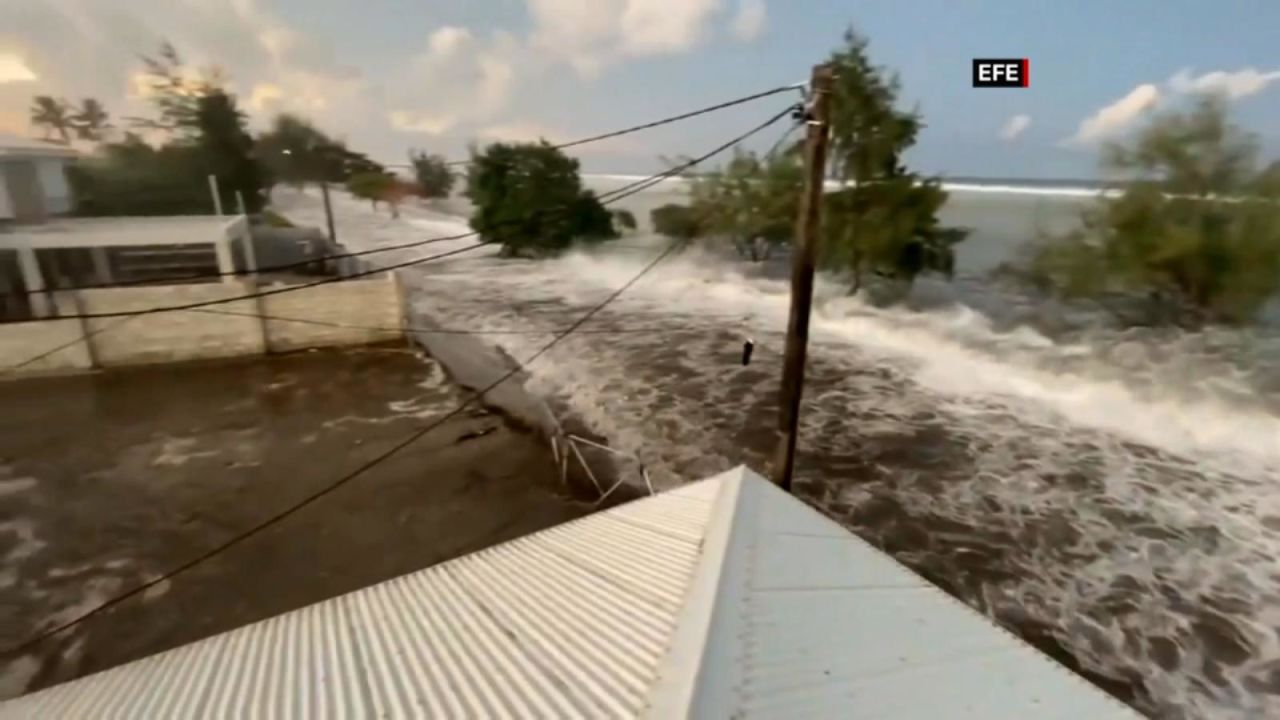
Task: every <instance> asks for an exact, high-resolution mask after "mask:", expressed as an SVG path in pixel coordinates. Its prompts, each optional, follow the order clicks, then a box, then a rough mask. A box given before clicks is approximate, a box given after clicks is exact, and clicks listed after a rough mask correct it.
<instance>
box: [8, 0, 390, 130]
mask: <svg viewBox="0 0 1280 720" xmlns="http://www.w3.org/2000/svg"><path fill="white" fill-rule="evenodd" d="M19 6H21V7H19ZM0 28H3V30H0V36H2V37H0V40H3V41H4V42H5V43H6V50H9V51H10V53H13V54H14V55H15V57H21V58H22V60H23V67H25V68H26V69H27V70H28V71H29V72H30V74H32V75H34V76H36V78H35V80H33V81H32V82H30V83H23V84H21V85H15V84H0V106H4V107H24V108H25V107H26V105H27V104H29V102H30V97H31V95H34V94H37V93H40V94H44V93H47V94H52V95H57V96H64V97H67V98H69V99H72V100H76V99H78V98H83V97H95V98H97V99H99V100H101V101H102V102H103V104H104V105H105V106H106V107H107V110H108V112H110V113H111V114H112V116H113V118H114V119H115V120H116V121H117V124H122V123H120V122H119V121H120V120H121V118H123V117H125V116H137V115H150V114H151V112H152V110H151V108H150V107H148V103H147V92H146V87H145V84H144V83H140V82H139V78H140V70H141V63H140V62H139V60H138V54H139V53H154V52H155V51H156V50H157V49H158V48H159V47H160V43H161V42H162V41H165V40H168V41H170V42H172V43H173V45H174V47H176V48H177V50H178V51H179V53H180V54H181V55H182V57H183V59H184V60H185V61H186V62H187V63H188V64H189V65H191V66H193V67H207V66H209V65H211V64H213V63H217V64H218V65H219V66H220V67H221V68H222V69H223V70H225V73H226V76H227V77H228V78H229V87H230V89H231V90H232V91H233V92H235V93H236V94H238V95H239V96H240V97H241V101H242V102H243V103H244V106H245V108H246V109H248V110H251V111H253V114H252V115H251V118H252V120H253V122H254V123H255V125H256V126H259V127H261V126H262V125H264V124H265V123H266V121H267V120H268V118H266V117H265V113H266V112H268V111H270V112H278V111H284V110H293V111H299V112H305V113H308V114H311V115H312V116H313V118H314V119H315V120H316V121H317V122H319V123H320V124H321V125H322V126H327V127H332V126H340V125H349V124H351V123H352V122H353V120H354V118H355V116H356V115H357V114H359V113H361V112H363V110H362V109H361V108H363V107H365V105H366V103H362V102H360V101H359V100H358V99H359V98H362V97H363V96H364V94H365V92H366V90H367V85H366V83H365V81H364V79H363V78H362V77H361V75H360V73H358V72H356V71H355V70H353V69H351V68H349V67H345V66H343V65H342V64H340V63H339V62H338V61H337V59H336V55H335V53H334V52H333V49H332V47H330V46H329V45H328V44H326V43H325V42H323V41H322V40H320V39H318V38H315V37H312V36H310V35H307V34H304V33H301V32H299V31H297V30H294V29H293V28H291V27H290V26H289V25H288V24H287V23H285V21H284V20H282V19H281V18H280V17H278V16H277V15H275V14H274V13H273V12H272V11H270V10H269V9H267V8H266V7H265V4H264V3H261V2H259V1H258V0H184V2H178V3H160V4H157V3H155V2H153V1H152V0H113V1H112V2H110V3H103V2H100V1H99V0H60V1H59V2H51V3H8V2H0ZM10 33H11V34H10ZM0 72H4V71H3V70H0ZM23 130H24V131H25V128H24V129H23Z"/></svg>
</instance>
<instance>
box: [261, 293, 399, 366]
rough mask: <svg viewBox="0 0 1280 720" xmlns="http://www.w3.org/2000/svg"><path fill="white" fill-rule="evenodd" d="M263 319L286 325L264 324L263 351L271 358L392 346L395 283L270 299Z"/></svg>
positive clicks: (396, 309)
mask: <svg viewBox="0 0 1280 720" xmlns="http://www.w3.org/2000/svg"><path fill="white" fill-rule="evenodd" d="M391 277H394V276H391ZM262 313H263V314H264V315H269V316H271V318H287V319H288V320H277V319H270V320H267V349H268V350H269V351H271V352H284V351H288V350H297V349H300V348H308V347H325V346H332V345H364V344H371V343H378V342H386V341H388V340H395V339H396V338H398V337H401V336H402V335H403V332H402V331H401V330H400V327H401V317H402V310H401V306H400V288H399V286H398V284H397V283H396V282H394V281H391V280H388V279H384V278H371V279H360V280H351V281H348V282H340V283H332V284H329V285H320V286H318V287H314V288H308V289H306V290H298V291H296V292H288V293H280V294H277V295H269V296H267V297H264V298H262ZM291 321H292V322H291ZM325 323H329V324H325ZM335 326H340V327H335ZM366 328H385V329H389V330H382V331H379V330H376V329H375V330H371V329H366Z"/></svg>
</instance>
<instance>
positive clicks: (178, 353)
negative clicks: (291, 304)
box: [80, 282, 266, 367]
mask: <svg viewBox="0 0 1280 720" xmlns="http://www.w3.org/2000/svg"><path fill="white" fill-rule="evenodd" d="M253 291H254V290H253V287H252V286H251V285H249V284H247V283H243V282H236V283H208V284H202V285H162V286H157V287H135V288H104V289H99V290H83V291H81V292H80V296H81V298H82V300H81V305H82V306H83V308H84V312H85V313H87V314H97V313H114V312H137V311H140V310H147V309H149V308H155V307H163V306H166V305H185V304H187V303H197V302H209V301H212V300H223V299H226V298H231V297H237V296H240V295H245V294H248V293H251V292H253ZM257 312H258V308H257V304H256V302H255V301H253V300H239V301H236V302H229V303H223V304H221V305H212V306H209V307H207V308H202V309H200V310H182V311H173V312H161V313H153V314H150V315H137V316H132V317H113V318H100V319H91V320H89V321H88V323H87V326H88V328H89V332H90V333H92V337H91V338H90V340H91V341H92V343H93V355H94V359H95V360H97V362H98V364H99V365H102V366H103V367H109V366H112V365H137V364H143V363H157V362H181V361H183V360H203V359H207V358H218V357H236V356H239V355H258V354H261V353H263V352H265V351H266V346H265V342H264V340H263V336H262V325H261V322H260V321H259V319H258V318H256V317H252V316H253V315H254V314H256V313H257ZM233 313H240V315H237V314H233ZM243 315H248V316H249V317H244V316H243Z"/></svg>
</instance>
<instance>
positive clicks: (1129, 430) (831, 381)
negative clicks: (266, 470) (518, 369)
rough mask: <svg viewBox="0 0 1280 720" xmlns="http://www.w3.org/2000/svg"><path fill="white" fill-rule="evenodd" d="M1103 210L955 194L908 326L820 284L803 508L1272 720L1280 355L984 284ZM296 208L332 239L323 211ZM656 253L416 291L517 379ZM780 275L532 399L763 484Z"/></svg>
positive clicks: (625, 312) (718, 275) (569, 373)
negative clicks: (943, 251)
mask: <svg viewBox="0 0 1280 720" xmlns="http://www.w3.org/2000/svg"><path fill="white" fill-rule="evenodd" d="M592 182H593V184H594V185H595V186H596V187H597V188H598V189H600V190H607V189H609V188H610V187H616V186H618V185H621V184H622V183H623V182H624V180H623V179H619V178H597V179H595V180H593V181H592ZM1085 195H1086V193H1084V192H1083V191H1078V190H1066V189H1064V190H1062V191H1055V190H1053V189H1045V188H1028V189H1018V188H1004V189H999V188H996V189H993V188H970V189H967V190H957V191H956V192H954V193H953V195H952V198H951V200H950V202H949V204H948V206H947V208H946V212H945V215H946V217H945V218H944V220H945V221H946V222H949V223H954V224H960V225H966V226H969V227H972V228H973V229H974V232H973V235H972V236H971V237H970V239H969V240H968V241H967V242H966V243H965V244H964V245H962V246H961V248H960V255H959V271H960V272H959V276H958V277H957V278H956V280H955V282H953V283H945V282H940V281H924V282H922V283H920V285H919V287H918V288H917V289H916V292H915V293H914V296H913V298H912V302H911V304H910V306H909V307H896V308H891V309H877V308H874V307H870V306H868V305H865V304H863V303H862V302H860V301H858V300H855V299H852V298H849V297H846V296H845V293H844V291H843V288H841V287H840V286H838V285H836V284H834V283H832V282H830V281H828V280H826V279H820V281H819V285H818V295H817V299H816V304H815V308H814V319H813V328H812V346H811V349H810V356H809V357H810V365H809V370H808V378H807V384H806V393H805V402H804V408H803V414H802V436H801V440H800V457H799V462H798V467H797V481H796V483H797V493H798V494H799V495H801V496H802V497H803V498H804V499H806V500H807V501H808V502H810V503H812V504H814V505H815V506H817V507H819V508H820V509H822V510H823V511H825V512H826V513H828V514H829V515H831V516H833V517H835V518H836V519H838V520H839V521H841V522H842V523H844V524H845V525H846V526H847V527H849V528H851V529H853V530H854V531H856V532H857V533H858V534H860V535H861V536H863V537H865V538H867V539H869V540H870V541H872V542H874V543H876V544H877V545H879V546H880V547H882V548H884V549H886V550H887V551H888V552H890V553H892V554H893V555H894V557H896V558H898V559H899V560H900V561H902V562H904V563H906V564H907V565H909V566H911V567H912V568H914V569H916V570H918V571H919V572H921V573H923V574H924V575H925V576H927V577H928V578H930V579H931V580H933V581H935V582H937V583H939V584H940V585H942V586H944V587H945V588H947V589H948V590H949V591H950V592H952V593H954V594H956V595H957V596H959V597H960V598H961V599H963V600H964V601H966V602H968V603H969V604H971V605H973V606H976V607H978V608H980V609H982V610H983V611H985V612H987V613H989V614H990V615H992V616H993V617H994V618H996V619H997V620H998V621H1000V622H1002V623H1004V624H1005V625H1006V626H1008V627H1010V628H1012V629H1014V630H1015V631H1016V632H1018V633H1020V634H1021V635H1023V636H1024V637H1026V638H1028V639H1030V640H1032V641H1033V642H1036V643H1037V644H1038V645H1039V646H1040V647H1042V648H1044V649H1046V650H1048V651H1050V652H1052V653H1053V654H1054V655H1055V656H1057V657H1058V658H1059V659H1061V660H1063V661H1064V662H1066V663H1068V664H1069V665H1071V666H1073V667H1076V668H1078V669H1080V670H1081V671H1083V672H1085V673H1086V674H1087V675H1088V676H1089V677H1090V678H1091V679H1093V680H1094V681H1095V682H1098V683H1099V684H1101V685H1103V686H1104V687H1106V688H1108V689H1109V690H1111V691H1112V692H1115V693H1116V694H1118V695H1120V696H1121V697H1123V698H1125V699H1126V700H1128V701H1130V702H1132V703H1134V704H1135V705H1136V706H1137V707H1138V708H1139V709H1141V710H1143V711H1144V712H1147V713H1149V714H1152V715H1154V716H1157V717H1164V718H1184V717H1186V718H1200V717H1214V718H1253V717H1260V716H1270V717H1276V716H1280V566H1277V564H1276V562H1275V557H1276V554H1277V550H1280V341H1278V340H1277V336H1276V335H1275V334H1274V333H1272V332H1270V331H1224V330H1216V331H1210V332H1204V333H1185V332H1174V331H1155V330H1128V331H1116V330H1107V329H1103V328H1101V327H1100V326H1098V325H1096V324H1093V323H1087V322H1086V323H1081V322H1079V318H1078V317H1073V316H1072V315H1071V313H1068V312H1067V311H1066V310H1065V309H1062V308H1057V307H1055V306H1054V305H1052V304H1051V303H1046V302H1043V301H1041V300H1038V299H1035V298H1031V297H1027V296H1024V295H1019V294H1016V293H1012V292H1010V291H1008V290H1005V289H1001V288H999V287H997V286H995V285H993V284H992V283H991V282H990V281H988V280H987V278H986V275H987V273H989V271H990V270H991V269H993V268H994V267H995V266H996V265H997V264H999V263H1000V262H1002V261H1003V260H1007V259H1009V258H1010V257H1012V256H1013V255H1014V254H1015V253H1016V252H1017V251H1018V248H1019V247H1020V246H1022V245H1023V244H1025V243H1026V242H1027V241H1029V240H1030V239H1031V238H1032V237H1034V236H1035V234H1036V233H1037V232H1039V231H1046V230H1048V231H1054V230H1061V229H1063V228H1066V227H1070V226H1071V224H1072V223H1074V222H1075V218H1076V217H1077V216H1078V211H1079V209H1080V208H1081V207H1082V206H1083V204H1084V203H1086V202H1088V198H1087V197H1085ZM678 198H679V188H678V187H675V186H674V184H667V185H664V186H662V187H660V188H658V189H657V190H655V191H652V192H650V193H646V194H645V195H642V196H638V197H637V198H634V199H632V200H631V201H629V206H630V207H633V208H634V209H635V210H636V212H637V215H638V216H640V217H641V219H642V220H643V219H644V218H645V217H646V216H647V212H648V210H649V209H651V208H652V207H655V206H657V205H659V204H662V203H663V202H667V201H671V200H673V199H678ZM286 207H287V209H288V210H289V213H290V215H291V216H293V217H295V218H297V219H300V220H303V221H305V222H317V219H318V218H319V217H320V215H319V210H318V203H316V202H315V201H314V200H312V199H304V198H297V197H294V198H292V199H290V200H289V202H288V203H286ZM337 211H338V228H339V233H340V235H341V240H342V241H343V242H344V243H346V244H347V245H348V246H350V247H353V248H357V249H365V248H371V247H376V246H378V245H385V244H392V243H401V242H406V241H410V240H413V239H415V238H418V239H421V238H427V237H431V236H433V235H443V234H448V233H452V232H458V231H459V230H460V229H461V228H463V227H464V225H465V223H464V221H463V220H461V219H459V218H450V217H447V216H443V215H440V214H432V213H428V212H425V211H422V210H412V209H410V210H406V211H405V212H404V213H403V215H402V218H401V219H399V220H392V219H390V218H389V217H388V216H387V215H386V214H374V213H372V212H371V211H370V210H369V209H368V207H367V205H364V204H360V203H354V202H351V201H350V200H349V199H347V198H339V200H338V203H337ZM468 242H471V241H460V242H459V243H458V244H459V245H461V244H465V243H468ZM663 242H664V241H662V240H661V239H658V238H653V237H650V236H647V235H645V234H643V233H642V234H639V235H634V236H631V237H628V238H624V239H623V240H620V241H618V242H615V243H612V244H610V245H608V246H607V247H604V248H601V249H597V250H595V251H592V252H591V253H575V254H570V255H568V256H565V257H563V258H559V259H555V260H543V261H524V260H500V259H497V258H496V257H493V256H492V255H491V254H489V253H487V252H486V253H485V254H476V255H468V256H463V257H461V258H457V259H450V260H448V261H444V262H440V263H431V264H427V265H423V266H419V267H416V268H413V269H410V270H408V271H405V277H406V284H407V286H408V287H409V288H410V289H411V298H412V303H413V305H414V308H415V309H416V310H417V311H418V312H421V313H425V314H427V315H429V316H430V317H432V318H433V319H434V320H435V321H436V322H437V323H438V324H439V325H442V326H446V327H449V328H454V329H468V330H476V331H486V332H491V333H492V332H498V333H501V332H502V331H509V330H516V331H519V332H520V333H522V334H514V333H513V334H490V335H486V336H484V339H485V341H486V342H489V343H491V344H493V345H494V346H497V347H499V348H501V349H502V350H503V351H505V352H507V353H509V354H510V355H511V356H513V357H515V358H517V359H524V358H527V357H529V356H531V355H533V354H534V353H535V352H537V351H538V350H539V349H540V348H541V347H542V346H543V345H545V344H546V343H547V342H548V341H550V340H551V338H552V336H551V335H550V334H549V332H550V331H553V330H556V329H559V328H563V327H565V326H566V325H568V324H569V323H570V322H572V321H573V320H575V319H576V318H577V317H579V316H580V315H581V314H582V313H583V312H585V311H586V310H587V309H588V308H590V307H591V306H592V305H594V304H595V303H597V302H599V301H601V300H602V299H604V298H605V297H606V296H607V295H608V294H609V293H610V292H612V291H613V290H614V289H616V288H617V287H619V286H621V285H622V284H623V283H625V282H626V281H627V280H629V279H630V278H631V277H633V276H634V275H635V273H636V272H638V271H639V269H640V268H641V267H642V266H643V265H644V264H645V263H647V262H648V261H649V260H650V259H652V258H653V257H654V256H655V255H656V254H657V253H658V252H659V251H660V250H661V247H662V246H663ZM448 247H449V244H444V243H442V244H437V245H433V246H428V247H425V248H422V249H421V250H415V251H407V252H406V253H392V254H390V255H392V256H394V257H389V256H387V255H381V256H373V257H372V258H371V260H372V261H373V262H387V263H389V262H392V261H393V260H403V259H405V258H407V257H410V256H412V255H413V254H422V255H425V254H429V253H434V252H439V251H441V250H445V249H447V248H448ZM781 277H785V275H780V274H779V273H777V272H761V271H760V268H753V267H749V266H746V265H743V264H741V263H736V262H730V261H726V260H725V259H724V258H723V257H718V256H712V255H710V254H707V253H702V252H698V251H696V250H690V251H688V252H685V253H683V254H682V255H680V256H677V257H674V258H672V259H669V260H667V261H666V262H664V263H663V264H661V265H660V266H658V267H657V268H656V269H655V270H654V271H653V272H651V273H650V274H649V275H647V276H646V277H645V278H644V279H643V280H641V281H640V282H639V283H637V284H636V285H635V286H634V287H632V288H631V289H630V290H629V291H628V292H626V293H625V294H623V295H622V296H621V297H620V298H619V299H618V300H617V301H616V302H614V303H612V304H611V305H609V306H608V307H607V308H606V309H605V310H604V311H603V312H601V313H600V314H599V315H598V316H597V317H596V319H594V320H593V321H592V322H590V323H589V324H587V325H586V326H584V327H583V328H582V330H583V332H580V333H576V334H574V335H571V336H569V337H568V338H566V339H565V340H564V341H563V342H561V343H559V344H558V345H557V346H556V347H555V348H554V349H552V350H551V351H550V352H548V353H546V354H545V355H543V356H542V357H540V358H539V359H538V360H537V361H536V362H535V363H533V365H532V366H531V368H530V373H531V378H530V379H529V380H528V381H527V384H528V387H529V388H530V389H532V390H534V391H536V392H538V393H540V394H543V395H545V396H548V397H552V398H556V399H557V400H558V401H560V402H563V403H565V404H566V405H567V406H568V407H569V408H571V409H572V411H573V412H574V413H576V414H577V415H578V416H580V417H582V418H584V419H585V420H586V421H587V422H588V423H589V425H590V426H591V427H592V428H593V429H594V430H595V431H597V432H599V433H600V434H602V435H604V436H606V437H608V438H609V441H610V442H611V443H612V444H613V445H615V446H618V447H620V448H622V449H624V450H626V451H629V452H633V453H637V454H638V455H639V456H641V457H642V458H643V460H644V462H645V463H646V465H647V467H648V468H649V469H650V471H651V473H653V474H654V477H655V482H657V483H658V484H663V485H668V486H669V485H673V484H676V483H680V482H684V481H688V480H693V479H696V478H700V477H703V476H705V475H708V474H710V473H713V472H716V471H719V470H723V469H726V468H729V467H731V466H734V465H736V464H739V463H746V464H748V465H751V466H753V467H755V468H757V469H761V470H763V469H764V468H765V463H766V460H767V458H768V457H769V456H770V453H771V450H772V444H773V438H774V435H773V428H774V425H775V422H776V421H775V415H776V404H777V387H778V378H779V375H780V366H781V345H782V334H783V331H784V330H785V326H786V313H787V306H788V288H787V285H786V283H785V282H784V281H783V280H782V279H780V278H781ZM543 330H545V331H547V333H548V334H532V333H530V331H543ZM746 338H751V339H754V341H755V343H756V351H755V356H754V359H753V361H752V364H751V365H750V366H749V367H742V366H741V365H740V362H739V360H740V353H741V345H742V342H743V340H744V339H746ZM851 641H853V640H852V639H851Z"/></svg>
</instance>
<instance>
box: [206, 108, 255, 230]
mask: <svg viewBox="0 0 1280 720" xmlns="http://www.w3.org/2000/svg"><path fill="white" fill-rule="evenodd" d="M195 122H196V129H197V131H198V133H199V134H198V137H199V147H200V149H201V151H202V153H203V155H204V160H205V163H206V166H207V167H208V170H209V173H210V174H211V175H214V176H216V177H217V179H218V188H219V192H220V194H221V195H222V204H223V207H230V208H234V207H235V206H236V205H235V201H236V194H237V193H239V194H240V196H241V197H243V198H244V202H245V207H246V209H247V210H248V211H249V212H258V211H259V210H261V209H262V206H263V204H264V203H263V200H264V198H263V192H262V191H263V188H264V187H265V186H266V184H267V183H265V182H264V178H263V171H262V167H261V166H260V165H259V164H258V163H257V161H256V160H255V159H254V157H253V138H252V137H250V135H249V133H248V131H246V130H245V115H244V113H242V112H240V110H239V108H237V107H236V101H235V98H234V97H232V96H231V95H228V94H227V93H225V92H223V91H222V90H213V91H211V92H209V93H208V94H206V95H203V96H201V97H200V99H199V102H198V104H197V108H196V120H195Z"/></svg>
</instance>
